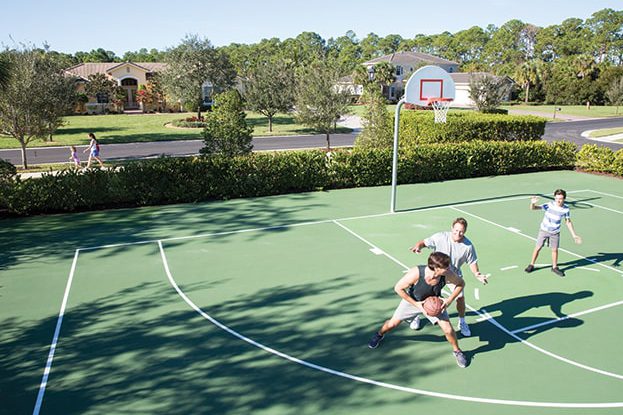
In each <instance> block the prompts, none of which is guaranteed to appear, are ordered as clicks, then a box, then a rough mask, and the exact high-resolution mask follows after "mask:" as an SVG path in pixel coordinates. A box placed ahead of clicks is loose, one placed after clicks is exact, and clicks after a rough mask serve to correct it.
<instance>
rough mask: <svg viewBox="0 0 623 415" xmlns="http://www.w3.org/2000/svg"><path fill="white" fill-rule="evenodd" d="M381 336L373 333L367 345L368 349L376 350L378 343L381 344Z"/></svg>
mask: <svg viewBox="0 0 623 415" xmlns="http://www.w3.org/2000/svg"><path fill="white" fill-rule="evenodd" d="M383 337H384V336H383V335H382V334H379V333H378V332H377V333H374V336H372V338H371V339H370V343H368V347H369V348H370V349H376V348H377V347H379V343H381V340H383Z"/></svg>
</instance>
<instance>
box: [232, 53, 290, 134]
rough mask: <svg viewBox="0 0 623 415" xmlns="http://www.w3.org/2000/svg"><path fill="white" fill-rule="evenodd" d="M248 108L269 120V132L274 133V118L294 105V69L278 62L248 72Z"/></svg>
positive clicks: (265, 63) (245, 93) (264, 63)
mask: <svg viewBox="0 0 623 415" xmlns="http://www.w3.org/2000/svg"><path fill="white" fill-rule="evenodd" d="M244 86H245V89H244V97H245V100H246V102H247V108H249V109H251V110H253V111H257V112H259V113H260V114H262V115H264V116H265V117H267V118H268V131H271V132H272V131H273V117H274V116H275V114H277V113H279V112H287V111H289V110H290V109H292V106H293V105H294V87H295V77H294V68H293V67H292V65H289V64H288V63H286V62H284V61H281V60H278V61H275V62H263V63H260V64H258V65H257V66H256V67H255V68H253V69H251V70H250V71H249V72H248V75H247V78H246V79H245V81H244Z"/></svg>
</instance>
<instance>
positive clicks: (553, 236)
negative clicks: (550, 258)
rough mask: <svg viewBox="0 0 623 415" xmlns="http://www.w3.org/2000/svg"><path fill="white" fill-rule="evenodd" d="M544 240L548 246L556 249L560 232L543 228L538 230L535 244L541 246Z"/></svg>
mask: <svg viewBox="0 0 623 415" xmlns="http://www.w3.org/2000/svg"><path fill="white" fill-rule="evenodd" d="M545 241H549V247H550V248H552V249H558V246H559V244H560V232H558V233H551V232H547V231H544V230H542V229H541V230H539V234H538V235H537V237H536V246H537V247H539V248H541V247H542V246H543V244H544V243H545Z"/></svg>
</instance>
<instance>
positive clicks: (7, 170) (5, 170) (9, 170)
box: [0, 159, 17, 181]
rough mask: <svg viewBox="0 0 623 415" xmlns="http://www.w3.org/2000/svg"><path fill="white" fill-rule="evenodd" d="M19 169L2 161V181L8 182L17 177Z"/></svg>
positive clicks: (0, 175) (0, 169)
mask: <svg viewBox="0 0 623 415" xmlns="http://www.w3.org/2000/svg"><path fill="white" fill-rule="evenodd" d="M16 173H17V168H16V167H15V166H14V165H12V164H11V163H9V162H8V161H6V160H2V159H0V181H2V180H8V179H10V178H11V177H13V176H15V174H16Z"/></svg>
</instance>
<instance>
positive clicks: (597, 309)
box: [511, 301, 623, 334]
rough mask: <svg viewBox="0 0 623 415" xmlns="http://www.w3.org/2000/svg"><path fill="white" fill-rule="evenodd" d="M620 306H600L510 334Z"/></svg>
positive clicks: (619, 302)
mask: <svg viewBox="0 0 623 415" xmlns="http://www.w3.org/2000/svg"><path fill="white" fill-rule="evenodd" d="M621 304H623V301H617V302H616V303H611V304H606V305H602V306H600V307H595V308H591V309H589V310H584V311H580V312H577V313H573V314H569V315H566V316H564V317H559V318H556V319H553V320H548V321H544V322H542V323H538V324H533V325H531V326H526V327H522V328H520V329H517V330H513V331H512V332H511V333H513V334H515V333H521V332H523V331H527V330H532V329H534V328H537V327H542V326H547V325H549V324H555V323H558V322H559V321H563V320H568V319H570V318H574V317H578V316H583V315H585V314H590V313H594V312H596V311H601V310H605V309H607V308H611V307H616V306H618V305H621Z"/></svg>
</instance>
